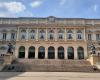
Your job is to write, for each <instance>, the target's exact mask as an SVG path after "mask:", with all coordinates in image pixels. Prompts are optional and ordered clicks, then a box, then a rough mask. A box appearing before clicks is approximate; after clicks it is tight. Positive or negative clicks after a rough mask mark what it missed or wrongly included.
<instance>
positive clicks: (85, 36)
mask: <svg viewBox="0 0 100 80" xmlns="http://www.w3.org/2000/svg"><path fill="white" fill-rule="evenodd" d="M85 34H86V31H85V28H84V41H86V35H85Z"/></svg>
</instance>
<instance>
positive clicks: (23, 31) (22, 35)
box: [21, 30, 26, 39]
mask: <svg viewBox="0 0 100 80" xmlns="http://www.w3.org/2000/svg"><path fill="white" fill-rule="evenodd" d="M21 39H26V30H21Z"/></svg>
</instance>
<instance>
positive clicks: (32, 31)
mask: <svg viewBox="0 0 100 80" xmlns="http://www.w3.org/2000/svg"><path fill="white" fill-rule="evenodd" d="M30 39H35V30H31V31H30Z"/></svg>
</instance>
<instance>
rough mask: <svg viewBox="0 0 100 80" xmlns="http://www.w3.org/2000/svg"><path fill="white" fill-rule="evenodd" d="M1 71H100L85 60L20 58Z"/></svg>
mask: <svg viewBox="0 0 100 80" xmlns="http://www.w3.org/2000/svg"><path fill="white" fill-rule="evenodd" d="M2 71H12V72H15V71H18V72H23V71H30V72H32V71H33V72H100V71H99V70H94V66H92V65H91V64H90V62H89V61H87V60H41V59H39V60H29V59H20V60H18V62H17V63H16V62H14V63H13V64H11V65H6V66H5V67H4V68H3V70H2Z"/></svg>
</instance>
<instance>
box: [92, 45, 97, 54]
mask: <svg viewBox="0 0 100 80" xmlns="http://www.w3.org/2000/svg"><path fill="white" fill-rule="evenodd" d="M91 50H92V54H96V48H95V46H94V45H93V44H92V46H91Z"/></svg>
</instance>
